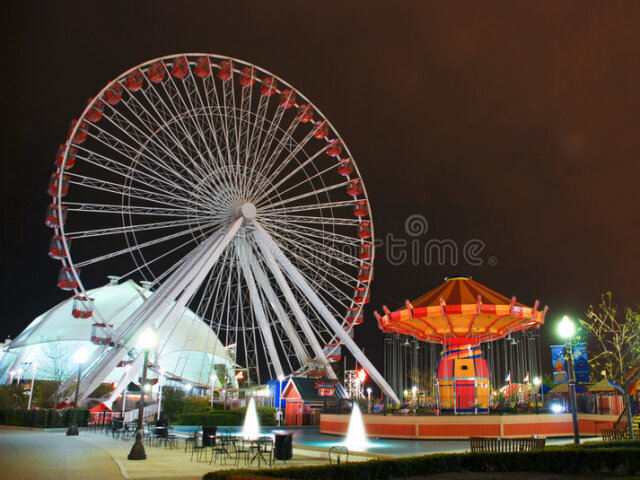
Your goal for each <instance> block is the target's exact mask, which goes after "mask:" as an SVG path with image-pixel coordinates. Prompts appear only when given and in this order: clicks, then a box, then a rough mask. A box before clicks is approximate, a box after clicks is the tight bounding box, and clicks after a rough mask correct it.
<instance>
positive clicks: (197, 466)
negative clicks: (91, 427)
mask: <svg viewBox="0 0 640 480" xmlns="http://www.w3.org/2000/svg"><path fill="white" fill-rule="evenodd" d="M131 445H133V440H132V439H127V440H122V439H114V438H112V437H111V436H110V435H105V434H103V433H90V432H88V431H85V430H82V429H81V430H80V435H79V436H77V437H67V436H66V435H65V430H62V429H56V430H55V431H42V430H26V429H12V428H0V478H3V479H7V480H23V479H24V480H36V479H37V480H41V479H42V480H54V479H55V480H76V479H78V480H80V479H82V480H86V479H92V480H93V479H95V480H107V479H108V480H113V479H122V478H124V479H145V480H168V479H171V480H175V479H187V480H195V479H201V478H202V476H203V475H204V474H205V473H206V472H210V471H212V470H220V469H227V468H233V460H227V462H226V465H220V464H219V463H218V464H212V465H210V464H209V463H208V462H204V461H203V462H197V461H196V460H195V458H194V460H193V461H191V460H190V459H191V454H190V453H185V452H184V443H183V442H182V441H181V442H180V448H174V449H165V448H164V447H150V446H146V445H145V449H146V452H147V459H146V460H139V461H131V460H128V459H127V455H128V454H129V450H130V449H131ZM361 459H362V460H364V459H365V458H364V457H363V458H361ZM353 460H356V458H353ZM327 462H328V458H327V456H326V452H320V451H310V450H309V451H305V450H298V449H295V450H294V460H293V461H289V462H287V465H317V464H323V463H327ZM282 465H283V464H282V462H278V466H282ZM263 466H264V464H263ZM241 467H242V468H245V467H244V466H243V465H242V464H241Z"/></svg>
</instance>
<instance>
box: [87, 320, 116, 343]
mask: <svg viewBox="0 0 640 480" xmlns="http://www.w3.org/2000/svg"><path fill="white" fill-rule="evenodd" d="M109 327H111V328H113V325H108V326H107V324H106V323H100V322H96V323H94V324H93V325H92V326H91V343H95V344H96V345H109V344H110V343H111V341H112V338H111V329H110V328H109Z"/></svg>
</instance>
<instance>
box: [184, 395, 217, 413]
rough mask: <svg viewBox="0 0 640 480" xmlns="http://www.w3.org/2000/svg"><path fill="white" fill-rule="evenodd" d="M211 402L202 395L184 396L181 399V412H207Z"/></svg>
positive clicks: (209, 409) (209, 410)
mask: <svg viewBox="0 0 640 480" xmlns="http://www.w3.org/2000/svg"><path fill="white" fill-rule="evenodd" d="M209 412H211V404H210V403H209V399H207V398H204V397H185V398H183V399H182V412H181V413H209Z"/></svg>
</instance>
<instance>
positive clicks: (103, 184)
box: [68, 173, 195, 206]
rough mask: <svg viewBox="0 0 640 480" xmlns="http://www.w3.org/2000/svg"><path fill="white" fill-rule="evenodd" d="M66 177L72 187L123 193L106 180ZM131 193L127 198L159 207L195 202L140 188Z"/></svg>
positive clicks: (73, 174)
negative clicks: (68, 178) (156, 204)
mask: <svg viewBox="0 0 640 480" xmlns="http://www.w3.org/2000/svg"><path fill="white" fill-rule="evenodd" d="M68 175H69V176H70V179H71V180H70V183H71V184H72V185H77V186H81V187H85V188H87V189H91V190H96V191H98V192H105V193H112V194H115V195H118V196H120V195H122V193H123V190H122V186H121V185H119V184H117V183H115V182H110V181H108V180H100V179H98V178H92V177H87V176H81V175H78V174H75V173H70V174H68ZM133 192H134V193H132V191H131V190H129V193H128V194H127V196H128V197H130V198H137V199H138V200H144V201H145V202H151V203H159V204H161V205H167V203H170V204H173V205H183V203H191V204H192V205H194V204H195V202H193V201H191V202H189V201H188V200H186V199H183V198H181V197H174V196H171V195H166V194H160V193H158V192H153V191H150V190H146V189H141V188H136V189H135V190H134V191H133ZM185 206H186V205H185Z"/></svg>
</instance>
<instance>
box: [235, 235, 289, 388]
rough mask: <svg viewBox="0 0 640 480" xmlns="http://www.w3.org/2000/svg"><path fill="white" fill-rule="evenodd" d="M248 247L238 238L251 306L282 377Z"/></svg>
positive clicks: (238, 248)
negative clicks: (251, 267) (249, 263)
mask: <svg viewBox="0 0 640 480" xmlns="http://www.w3.org/2000/svg"><path fill="white" fill-rule="evenodd" d="M248 249H249V247H248V246H247V245H246V243H245V241H244V240H236V254H237V256H238V262H239V263H240V267H241V268H242V274H243V275H244V279H245V281H246V282H247V287H248V288H249V295H250V297H251V306H252V307H253V311H254V312H255V314H256V318H257V320H258V324H259V325H260V335H261V336H262V338H263V339H264V343H265V345H266V347H267V350H268V351H269V356H270V357H271V358H269V359H268V360H270V361H271V362H273V366H274V368H275V370H276V377H281V376H284V371H283V370H282V365H281V364H280V357H279V355H278V350H277V349H276V344H275V342H274V341H273V334H272V332H271V327H270V326H269V321H268V320H267V317H266V315H265V313H264V309H263V308H262V300H261V298H260V294H259V293H258V289H257V288H256V283H255V280H254V278H253V274H252V273H251V269H250V268H249V265H248V258H247V250H248Z"/></svg>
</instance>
